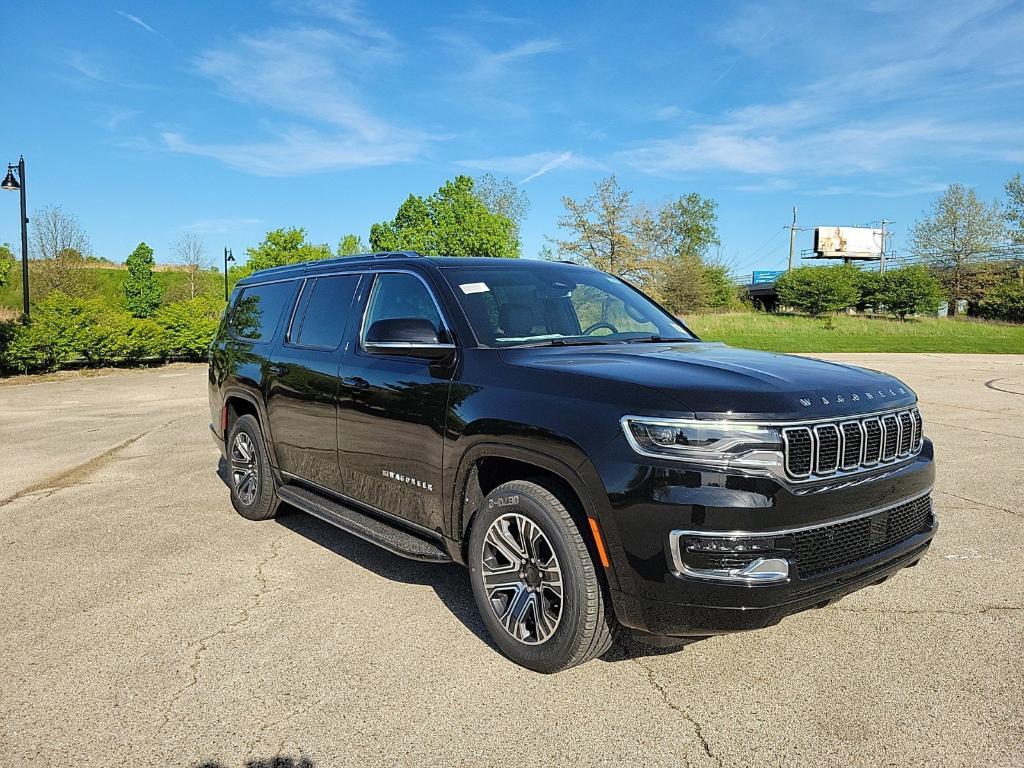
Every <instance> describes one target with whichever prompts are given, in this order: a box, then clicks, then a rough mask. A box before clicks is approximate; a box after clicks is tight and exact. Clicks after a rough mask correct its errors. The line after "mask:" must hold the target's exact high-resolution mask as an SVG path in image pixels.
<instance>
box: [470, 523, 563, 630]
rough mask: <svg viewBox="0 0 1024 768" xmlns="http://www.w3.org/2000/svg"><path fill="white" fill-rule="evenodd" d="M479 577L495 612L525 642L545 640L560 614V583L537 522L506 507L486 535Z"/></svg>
mask: <svg viewBox="0 0 1024 768" xmlns="http://www.w3.org/2000/svg"><path fill="white" fill-rule="evenodd" d="M481 556H482V557H481V567H480V578H481V579H482V580H483V587H484V591H485V593H486V594H487V597H488V601H489V603H490V606H491V609H492V610H493V611H494V615H495V617H496V618H497V619H498V621H499V622H500V623H501V625H502V627H503V628H504V630H505V631H506V632H508V634H509V635H511V636H512V637H513V638H515V639H516V640H518V641H519V642H521V643H524V644H527V645H539V644H541V643H543V642H545V641H547V640H548V639H549V638H550V637H551V636H552V634H554V632H555V630H556V629H557V628H558V625H559V622H560V620H561V616H562V601H563V594H564V585H563V582H562V570H561V567H560V565H559V562H558V558H557V556H556V555H555V550H554V547H552V546H551V542H550V541H549V540H548V537H547V535H546V534H545V533H544V531H543V529H541V527H540V526H539V525H537V523H536V522H534V521H533V520H531V519H529V518H527V517H526V516H525V515H522V514H519V513H517V512H509V513H507V514H504V515H502V516H501V517H499V518H498V519H497V520H495V521H494V522H492V523H491V525H490V527H489V528H488V530H487V533H486V534H485V536H484V542H483V551H482V552H481Z"/></svg>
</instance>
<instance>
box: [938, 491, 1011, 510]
mask: <svg viewBox="0 0 1024 768" xmlns="http://www.w3.org/2000/svg"><path fill="white" fill-rule="evenodd" d="M935 493H941V494H944V495H945V496H952V497H953V498H954V499H960V501H966V502H968V503H970V504H977V505H978V506H980V507H987V508H988V509H994V510H997V511H999V512H1005V513H1006V514H1008V515H1013V516H1014V517H1020V516H1021V514H1020V512H1014V511H1013V510H1012V509H1008V508H1007V507H1000V506H998V505H996V504H987V503H986V502H984V501H978V500H977V499H969V498H967V497H966V496H958V495H957V494H955V493H950V492H949V491H943V490H939V489H938V488H936V489H935Z"/></svg>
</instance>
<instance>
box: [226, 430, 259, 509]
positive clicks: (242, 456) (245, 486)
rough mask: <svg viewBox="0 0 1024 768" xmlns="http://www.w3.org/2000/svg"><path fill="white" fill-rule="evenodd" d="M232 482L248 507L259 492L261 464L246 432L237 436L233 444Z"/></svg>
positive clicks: (239, 496) (254, 446)
mask: <svg viewBox="0 0 1024 768" xmlns="http://www.w3.org/2000/svg"><path fill="white" fill-rule="evenodd" d="M231 482H232V483H233V484H234V486H235V493H236V494H237V495H238V499H239V501H241V502H242V503H243V504H245V505H246V506H248V505H249V504H252V503H253V502H254V501H255V500H256V494H257V493H258V492H259V464H258V461H257V455H256V445H255V444H254V443H253V441H252V438H251V437H249V435H247V434H246V433H245V432H239V433H238V434H237V435H235V439H234V441H232V443H231Z"/></svg>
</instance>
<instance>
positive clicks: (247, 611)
mask: <svg viewBox="0 0 1024 768" xmlns="http://www.w3.org/2000/svg"><path fill="white" fill-rule="evenodd" d="M287 536H288V534H287V533H285V534H282V535H280V536H278V537H277V538H276V539H274V541H273V542H271V544H270V554H268V555H267V556H266V557H264V558H263V559H262V560H261V561H260V562H259V564H258V565H257V566H256V574H255V575H256V581H257V582H258V584H259V586H258V588H257V589H256V591H255V592H254V593H253V594H252V595H251V596H250V597H249V599H248V600H247V601H246V603H245V605H243V606H242V608H241V609H240V611H239V613H238V616H237V617H235V618H234V619H233V620H231V621H229V622H228V623H227V624H225V625H224V626H223V627H221V628H220V629H218V630H216V631H214V632H211V633H210V634H208V635H204V636H203V637H201V638H199V639H198V640H196V641H195V642H193V643H191V644H190V645H189V648H191V649H192V660H191V661H190V662H189V665H188V673H189V678H190V679H189V681H188V682H187V683H185V685H184V686H182V687H181V688H179V689H178V690H177V691H175V692H174V693H173V694H172V695H171V697H170V699H169V700H168V701H167V704H166V705H165V706H164V708H163V711H162V712H161V717H162V720H161V722H160V726H159V727H158V728H157V733H160V732H161V731H163V730H164V728H166V727H167V724H168V723H169V722H170V721H171V712H172V711H173V710H174V707H175V705H176V704H177V703H178V702H179V701H180V700H181V698H182V697H183V696H184V695H185V694H186V693H188V692H189V691H190V690H191V689H192V688H194V687H195V686H196V685H198V684H199V667H200V665H201V664H202V662H203V657H204V656H206V653H207V651H209V650H210V643H211V642H213V641H214V640H216V639H217V638H218V637H220V636H221V635H225V634H227V633H228V632H231V631H232V630H234V629H237V628H238V627H240V626H242V625H243V624H245V623H246V622H247V621H248V620H249V618H250V617H251V616H252V613H253V611H255V610H256V609H257V608H258V607H259V604H260V602H261V601H262V600H263V597H264V596H265V595H266V594H267V593H268V592H270V591H271V590H270V581H269V579H268V578H267V574H266V568H267V566H268V565H270V563H271V562H273V561H274V560H276V559H277V557H278V555H279V554H280V551H279V548H278V545H279V544H280V543H281V542H282V541H283V540H284V539H285V538H286V537H287Z"/></svg>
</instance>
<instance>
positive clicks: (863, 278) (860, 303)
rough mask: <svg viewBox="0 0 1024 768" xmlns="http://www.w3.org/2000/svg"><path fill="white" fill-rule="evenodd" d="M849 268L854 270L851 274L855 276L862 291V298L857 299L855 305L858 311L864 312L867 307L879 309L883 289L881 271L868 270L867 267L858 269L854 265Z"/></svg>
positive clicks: (858, 287)
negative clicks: (879, 296)
mask: <svg viewBox="0 0 1024 768" xmlns="http://www.w3.org/2000/svg"><path fill="white" fill-rule="evenodd" d="M849 269H851V270H853V271H852V272H851V273H850V274H851V275H852V276H853V279H854V282H855V283H856V285H857V291H858V292H859V293H860V298H859V299H857V303H856V305H855V306H856V308H857V311H858V312H864V311H865V310H867V309H877V308H878V307H879V304H880V300H879V298H878V295H879V293H880V292H881V290H882V275H881V273H879V272H868V271H867V270H866V269H858V268H857V267H854V266H850V267H849ZM854 273H856V274H854Z"/></svg>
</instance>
